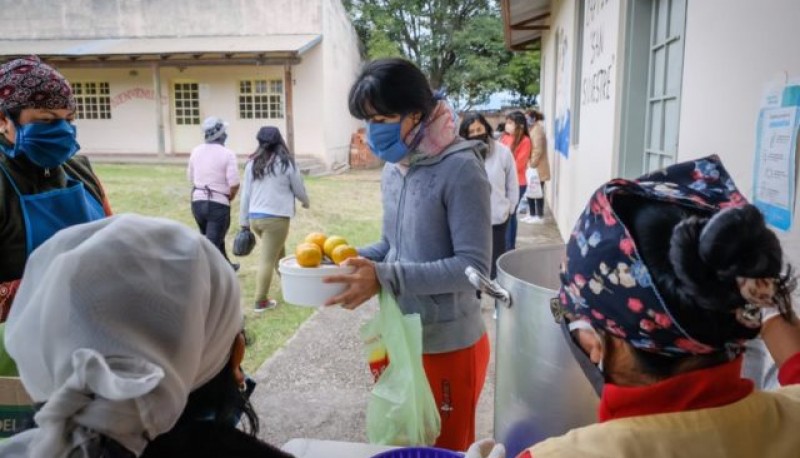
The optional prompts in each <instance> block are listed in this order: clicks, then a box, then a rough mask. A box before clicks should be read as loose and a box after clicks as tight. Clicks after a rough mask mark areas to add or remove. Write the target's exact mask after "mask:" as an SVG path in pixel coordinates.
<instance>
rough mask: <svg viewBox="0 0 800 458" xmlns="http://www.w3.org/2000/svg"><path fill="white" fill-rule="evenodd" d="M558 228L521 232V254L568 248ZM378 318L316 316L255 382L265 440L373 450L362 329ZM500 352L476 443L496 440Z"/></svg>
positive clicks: (369, 310)
mask: <svg viewBox="0 0 800 458" xmlns="http://www.w3.org/2000/svg"><path fill="white" fill-rule="evenodd" d="M560 242H561V237H560V235H559V233H558V230H557V228H556V227H555V225H554V224H553V223H552V220H548V224H543V225H529V224H520V229H519V235H518V238H517V245H518V247H525V246H533V245H537V244H542V245H552V244H554V243H560ZM492 308H493V304H492V303H491V302H489V301H488V300H486V299H484V303H483V318H484V321H485V322H486V324H487V329H488V330H489V336H490V339H491V342H492V350H494V337H495V336H494V329H495V322H494V320H493V319H492ZM376 311H377V300H375V299H373V300H371V301H370V302H369V303H367V304H365V305H364V306H362V307H359V308H358V309H356V310H355V311H347V310H344V309H341V308H338V307H337V308H330V309H323V310H320V311H319V312H317V313H315V314H314V315H312V316H311V317H310V318H309V319H308V320H307V321H306V322H305V323H304V324H303V325H302V326H300V328H299V329H298V330H297V333H296V334H295V335H294V337H292V338H291V339H290V340H289V341H288V342H287V343H286V345H284V347H283V348H281V349H280V350H278V351H277V352H276V353H275V354H274V355H273V356H272V357H271V358H270V359H268V360H267V361H266V362H265V363H264V364H263V365H262V366H261V368H259V370H258V371H257V372H256V374H255V378H256V380H257V381H258V387H257V388H256V391H255V393H254V395H253V403H254V405H255V408H256V411H257V412H258V413H259V415H260V417H261V420H262V426H261V438H262V439H264V440H266V441H268V442H270V443H272V444H276V445H282V444H284V443H286V442H288V441H289V440H290V439H293V438H301V437H302V438H313V439H329V440H339V441H351V442H366V441H367V438H366V433H365V418H366V417H365V412H366V406H367V397H368V393H369V390H370V389H371V387H372V377H371V375H370V374H369V372H368V370H367V366H366V363H365V361H364V357H363V355H362V350H361V343H360V341H359V338H358V329H359V327H360V326H361V325H362V324H363V323H365V322H366V321H367V320H368V319H369V318H370V317H371V316H372V315H373V314H374V313H375V312H376ZM493 412H494V351H493V352H492V359H491V361H490V366H489V374H488V376H487V380H486V385H485V387H484V390H483V393H482V394H481V400H480V403H479V406H478V415H477V425H476V437H478V438H481V437H490V436H491V435H492V433H493V426H492V425H493Z"/></svg>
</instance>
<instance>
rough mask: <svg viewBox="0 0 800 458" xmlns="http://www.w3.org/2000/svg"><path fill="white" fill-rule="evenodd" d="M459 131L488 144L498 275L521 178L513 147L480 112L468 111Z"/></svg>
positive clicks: (494, 267)
mask: <svg viewBox="0 0 800 458" xmlns="http://www.w3.org/2000/svg"><path fill="white" fill-rule="evenodd" d="M459 135H461V137H463V138H466V139H469V140H480V141H482V142H483V143H485V144H486V145H487V148H486V149H485V150H483V151H485V152H486V153H485V154H486V155H485V156H484V167H485V168H486V175H487V176H488V178H489V183H490V184H491V209H492V270H491V278H495V277H496V276H497V258H499V257H500V255H501V254H503V253H505V252H506V250H507V247H506V239H505V234H506V227H507V226H508V217H509V216H510V215H511V213H512V212H513V211H514V209H516V208H517V202H518V200H519V182H518V180H517V170H516V166H515V165H514V156H513V155H512V154H511V150H509V149H508V147H506V146H505V145H503V144H502V143H500V142H499V141H497V140H495V139H494V138H493V137H492V126H491V125H489V122H488V121H486V118H485V117H484V116H483V115H482V114H480V113H467V114H466V115H464V117H463V119H462V120H461V126H460V128H459Z"/></svg>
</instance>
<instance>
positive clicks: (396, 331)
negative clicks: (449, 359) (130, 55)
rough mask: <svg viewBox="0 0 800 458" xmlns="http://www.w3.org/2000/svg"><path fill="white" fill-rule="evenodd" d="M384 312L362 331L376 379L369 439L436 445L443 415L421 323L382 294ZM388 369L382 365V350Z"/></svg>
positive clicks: (368, 406)
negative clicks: (426, 363) (425, 357)
mask: <svg viewBox="0 0 800 458" xmlns="http://www.w3.org/2000/svg"><path fill="white" fill-rule="evenodd" d="M379 298H380V311H379V312H378V314H377V315H376V316H375V317H374V318H372V319H371V320H370V321H369V322H367V323H366V324H365V325H364V326H363V327H362V328H361V338H362V339H363V341H364V343H365V352H366V353H367V358H368V361H370V363H371V370H372V372H373V375H375V376H376V377H377V382H376V383H375V387H374V388H373V389H372V393H371V394H370V398H369V402H368V404H367V437H368V438H369V441H370V442H371V443H373V444H385V445H431V444H433V443H434V442H435V441H436V438H437V437H438V436H439V432H440V429H441V420H440V418H439V411H438V409H437V408H436V401H435V400H434V399H433V393H432V392H431V387H430V385H429V384H428V379H427V377H426V376H425V369H424V368H423V366H422V322H421V320H420V317H419V314H413V315H404V314H403V312H402V311H401V310H400V308H399V307H398V306H397V302H395V300H394V297H392V295H391V294H390V293H387V292H384V291H381V293H380V296H379ZM382 347H383V348H385V351H386V354H387V358H386V360H388V365H386V366H385V368H383V367H375V366H376V363H378V365H380V362H381V358H380V356H381V355H380V352H381V350H380V349H381V348H382Z"/></svg>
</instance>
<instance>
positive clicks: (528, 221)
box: [519, 216, 536, 224]
mask: <svg viewBox="0 0 800 458" xmlns="http://www.w3.org/2000/svg"><path fill="white" fill-rule="evenodd" d="M535 218H536V217H535V216H523V217H522V218H520V219H519V222H520V223H525V224H533V221H534V219H535Z"/></svg>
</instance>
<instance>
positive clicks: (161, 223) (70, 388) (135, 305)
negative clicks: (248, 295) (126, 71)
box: [0, 215, 289, 458]
mask: <svg viewBox="0 0 800 458" xmlns="http://www.w3.org/2000/svg"><path fill="white" fill-rule="evenodd" d="M239 299H240V292H239V284H238V281H237V278H236V275H235V274H234V272H233V270H232V269H231V268H230V267H229V266H228V264H227V262H226V261H225V259H224V258H223V257H222V255H221V254H220V253H219V251H218V250H217V249H216V247H214V245H212V244H211V243H210V242H209V241H208V240H207V239H206V238H205V237H203V236H202V235H200V234H198V233H196V232H194V231H192V230H191V229H189V228H187V227H185V226H183V225H181V224H179V223H176V222H172V221H169V220H165V219H160V218H148V217H141V216H136V215H121V216H115V217H111V218H107V219H105V220H102V221H96V222H92V223H88V224H81V225H77V226H73V227H70V228H68V229H65V230H63V231H60V232H59V233H58V234H56V235H55V236H54V237H52V238H51V239H50V240H48V241H47V242H45V243H44V244H43V245H42V246H41V247H40V248H39V249H38V250H36V252H35V253H34V254H33V256H31V259H30V261H29V263H28V265H27V267H26V269H25V276H24V280H23V281H22V285H21V287H20V289H19V294H18V295H17V298H16V301H15V306H14V308H13V309H12V310H11V315H10V317H9V319H8V322H7V330H6V335H5V343H6V346H7V348H8V352H9V353H10V354H11V356H12V357H13V358H14V360H15V361H16V362H17V365H18V367H19V373H20V378H21V379H22V383H23V385H24V386H25V390H26V391H27V392H28V393H29V394H30V396H31V398H32V399H33V401H34V402H35V403H37V404H40V408H39V409H38V412H37V413H36V416H35V417H34V419H35V421H36V424H37V427H36V428H34V429H31V430H27V431H23V432H21V433H18V434H17V435H16V436H12V437H11V438H9V439H7V440H5V441H4V442H1V443H0V456H3V457H5V458H22V457H30V458H135V457H139V456H141V457H144V458H161V457H174V456H191V457H193V458H198V457H208V458H212V457H214V458H216V457H221V456H225V457H242V458H244V457H254V458H255V457H259V458H270V457H272V458H288V457H289V455H287V454H285V453H283V452H280V451H278V450H277V449H275V448H274V447H271V446H269V445H268V444H265V443H263V442H260V441H259V440H258V439H256V438H255V437H254V436H255V434H256V432H257V430H258V418H257V416H256V415H255V412H254V411H253V410H252V407H251V406H250V404H249V402H248V399H247V398H248V397H249V395H250V393H251V392H252V388H253V386H254V385H253V384H252V383H248V382H247V379H246V377H245V375H244V373H243V372H242V369H241V368H240V364H241V362H242V358H243V357H244V351H245V348H244V340H245V339H244V336H243V333H242V332H243V331H242V326H243V316H242V311H241V308H240V304H239ZM240 418H244V421H243V422H242V423H244V424H245V425H249V427H250V434H247V433H245V432H243V431H241V430H239V429H237V427H236V425H237V423H238V422H239V419H240Z"/></svg>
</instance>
